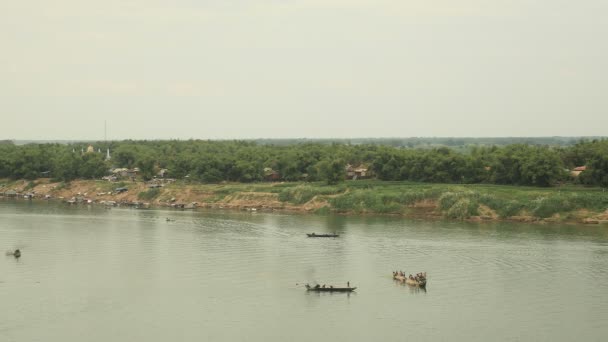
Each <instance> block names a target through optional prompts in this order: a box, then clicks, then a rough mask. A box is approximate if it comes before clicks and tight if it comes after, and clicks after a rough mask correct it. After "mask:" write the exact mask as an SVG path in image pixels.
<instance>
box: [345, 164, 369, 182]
mask: <svg viewBox="0 0 608 342" xmlns="http://www.w3.org/2000/svg"><path fill="white" fill-rule="evenodd" d="M345 169H346V179H352V180H355V179H362V178H369V177H371V172H370V171H369V169H368V168H367V166H365V165H359V166H356V167H355V166H352V165H350V164H347V165H346V167H345Z"/></svg>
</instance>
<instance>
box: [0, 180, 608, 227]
mask: <svg viewBox="0 0 608 342" xmlns="http://www.w3.org/2000/svg"><path fill="white" fill-rule="evenodd" d="M120 187H124V188H127V190H126V191H124V192H120V191H117V190H116V189H117V188H120ZM227 187H228V188H230V187H231V185H228V186H227ZM235 187H238V185H235ZM266 191H268V190H267V189H266ZM347 191H348V190H347ZM7 192H9V193H11V194H12V196H18V197H21V198H22V197H23V196H24V195H27V194H32V195H33V197H35V198H50V199H54V200H63V201H71V202H74V203H79V202H89V203H106V204H108V203H111V204H112V205H114V204H116V205H127V206H132V205H135V206H138V207H141V206H144V207H178V208H188V209H194V208H197V207H200V208H217V209H238V210H256V211H257V210H260V211H273V210H284V211H299V212H316V211H318V210H320V209H324V208H325V209H326V210H324V211H326V212H329V211H333V210H332V208H331V204H330V203H329V200H330V199H331V198H332V197H336V196H340V194H337V195H317V196H314V197H313V198H312V199H310V200H309V201H307V202H305V203H303V204H292V203H289V202H283V201H280V200H279V194H278V193H276V192H263V191H244V190H241V191H237V190H236V189H233V188H231V191H229V192H222V191H219V190H218V189H217V188H214V187H210V186H202V185H200V184H198V185H197V184H192V185H187V184H179V185H177V184H170V185H166V186H163V187H159V188H151V187H150V185H149V184H146V183H144V182H141V181H134V182H131V181H127V182H122V183H111V182H106V181H93V180H76V181H72V182H69V183H62V182H61V183H60V182H51V181H50V180H49V179H38V180H36V181H35V182H30V181H1V182H0V194H4V195H5V196H7ZM342 195H344V193H343V194H342ZM8 197H11V196H8ZM343 214H366V212H363V213H361V212H358V213H350V212H344V213H343ZM369 214H374V213H373V212H369ZM391 215H400V216H404V217H408V218H416V219H433V220H435V219H443V218H445V215H444V214H443V213H442V212H441V210H440V209H439V208H438V203H437V200H432V199H425V200H421V201H418V202H416V203H414V204H412V205H408V206H406V207H404V208H403V209H402V211H401V212H400V213H393V214H391ZM467 220H468V221H490V222H491V221H500V220H504V221H514V222H526V223H528V222H535V223H553V222H560V223H586V224H598V223H608V210H606V211H604V212H601V213H597V212H590V211H588V210H584V209H581V210H577V211H574V212H570V213H568V215H567V217H561V216H560V214H555V215H553V216H552V217H549V218H544V219H541V218H538V217H534V216H533V215H529V214H527V213H525V212H523V213H519V214H518V215H517V216H511V217H508V218H501V217H499V215H498V214H497V213H496V212H495V211H494V210H492V209H491V208H489V207H487V206H484V205H480V206H479V208H478V215H477V216H473V217H470V218H468V219H467Z"/></svg>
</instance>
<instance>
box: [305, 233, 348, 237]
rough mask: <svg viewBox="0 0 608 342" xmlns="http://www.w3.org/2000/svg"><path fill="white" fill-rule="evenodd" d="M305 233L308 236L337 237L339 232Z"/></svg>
mask: <svg viewBox="0 0 608 342" xmlns="http://www.w3.org/2000/svg"><path fill="white" fill-rule="evenodd" d="M306 235H308V237H338V236H340V235H339V234H315V233H312V234H306Z"/></svg>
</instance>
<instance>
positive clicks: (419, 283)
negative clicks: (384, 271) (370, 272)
mask: <svg viewBox="0 0 608 342" xmlns="http://www.w3.org/2000/svg"><path fill="white" fill-rule="evenodd" d="M424 275H425V276H424V278H421V279H420V278H419V279H410V278H409V277H405V276H402V275H399V274H397V275H394V274H393V279H395V280H398V281H401V282H404V283H406V284H408V285H412V286H420V287H425V286H426V272H425V273H424Z"/></svg>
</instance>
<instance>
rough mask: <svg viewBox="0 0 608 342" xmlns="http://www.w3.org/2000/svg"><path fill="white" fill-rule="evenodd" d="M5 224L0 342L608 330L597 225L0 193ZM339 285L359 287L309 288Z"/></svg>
mask: <svg viewBox="0 0 608 342" xmlns="http://www.w3.org/2000/svg"><path fill="white" fill-rule="evenodd" d="M167 218H170V220H169V221H167V220H166V219H167ZM0 223H1V224H0V242H1V243H2V246H1V247H0V248H4V250H7V251H8V250H14V249H16V248H19V249H21V251H22V257H21V258H20V259H18V260H16V259H15V258H14V257H8V256H6V257H5V258H0V302H1V303H2V305H3V310H0V341H62V342H63V341H66V340H68V341H76V340H78V341H81V340H86V341H103V342H107V341H108V340H120V341H124V340H137V341H139V340H142V341H143V340H145V341H166V340H209V341H284V340H291V341H309V340H311V339H312V340H319V341H326V340H332V339H335V340H343V339H347V340H349V341H371V340H377V339H378V338H383V339H386V340H391V341H396V340H402V337H403V334H404V332H407V336H408V338H414V339H418V340H420V339H421V340H430V341H435V340H450V341H459V340H463V341H471V340H530V341H532V340H534V341H537V340H545V341H565V340H572V339H577V340H578V339H586V340H591V341H599V340H602V339H603V338H604V337H605V336H607V335H608V327H607V326H606V324H605V322H606V320H608V297H607V296H606V295H605V294H606V293H608V267H606V265H607V264H608V234H607V231H608V229H607V227H605V226H553V225H542V226H541V225H524V224H519V225H514V224H508V223H482V224H474V223H462V222H441V221H436V222H424V221H407V220H403V219H401V218H396V217H348V216H314V215H287V214H266V213H251V212H229V211H197V212H195V211H167V210H132V209H117V208H113V209H111V210H107V209H104V208H101V207H96V206H89V207H86V206H80V207H79V206H63V205H60V204H56V203H47V202H43V203H30V202H15V201H5V200H3V201H0ZM311 232H317V233H332V232H337V233H339V234H340V237H339V238H330V239H322V238H319V239H311V238H307V237H306V233H311ZM394 270H403V271H404V272H405V273H406V274H409V273H412V274H415V273H417V272H421V271H423V272H424V271H426V272H428V274H429V275H430V276H432V277H431V278H430V279H429V284H428V285H427V287H426V288H420V287H415V286H409V285H407V284H404V283H401V282H398V281H394V280H392V278H391V275H390V272H392V271H394ZM568 279H573V280H575V281H568ZM347 282H350V284H351V286H356V287H357V290H356V291H355V292H353V293H348V292H347V293H319V292H309V291H306V289H305V288H304V287H303V284H306V283H310V284H313V283H321V284H333V285H338V284H344V285H346V284H347ZM391 282H393V284H391ZM108 327H112V328H111V329H109V328H108ZM311 327H314V329H311Z"/></svg>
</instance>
